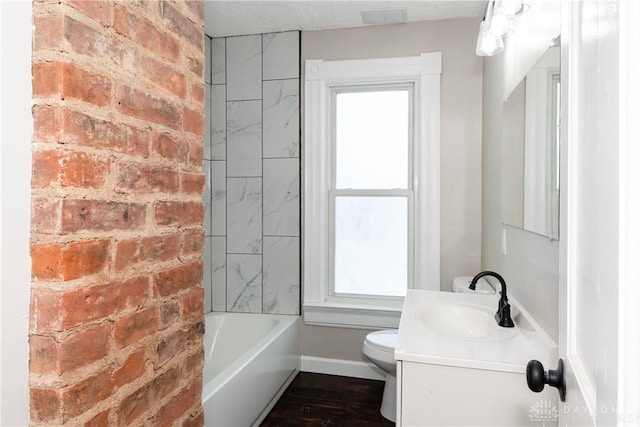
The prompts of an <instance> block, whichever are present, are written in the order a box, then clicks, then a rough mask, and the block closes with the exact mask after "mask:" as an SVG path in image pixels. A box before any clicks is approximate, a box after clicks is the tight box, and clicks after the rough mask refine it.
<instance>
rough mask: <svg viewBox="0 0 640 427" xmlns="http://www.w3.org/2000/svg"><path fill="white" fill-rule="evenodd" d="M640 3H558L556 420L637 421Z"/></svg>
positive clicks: (588, 422)
mask: <svg viewBox="0 0 640 427" xmlns="http://www.w3.org/2000/svg"><path fill="white" fill-rule="evenodd" d="M639 3H640V2H636V1H629V0H622V1H620V2H618V1H612V0H580V1H578V0H565V1H564V3H563V14H564V19H563V33H562V50H563V54H562V68H563V71H562V73H563V75H562V82H563V83H562V84H563V93H562V100H563V107H562V119H563V126H562V129H563V143H562V152H561V158H562V161H561V178H562V182H563V184H562V188H561V211H562V212H563V215H562V219H561V221H562V222H561V231H560V233H561V239H560V240H561V245H560V305H559V307H560V357H561V358H562V359H563V360H564V362H565V377H566V385H567V392H566V401H565V402H563V403H561V404H560V406H559V408H558V413H559V424H560V425H570V426H574V425H638V423H640V419H639V418H638V406H639V402H638V388H639V385H638V383H639V376H638V364H640V359H639V358H638V342H639V339H638V330H640V322H639V320H638V311H639V310H638V307H639V303H638V291H637V288H638V286H640V274H639V273H638V270H639V267H638V265H639V264H640V250H639V246H640V233H639V232H638V224H639V222H640V208H639V205H640V173H639V172H638V170H639V169H640V163H639V162H640V154H639V151H640V148H639V146H640V138H639V137H640V133H639V131H638V129H639V126H638V121H640V116H638V113H640V108H638V99H639V98H640V91H638V83H637V79H638V78H640V72H639V71H638V62H639V61H638V59H639V57H640V54H639V53H638V51H640V49H639V48H638V46H637V44H636V43H637V41H638V40H640V32H639V30H638V28H637V27H638V26H639V25H640V24H639V23H640V19H639V18H640V12H639V11H640V7H638V4H639ZM634 27H635V28H634ZM633 40H635V41H633ZM629 61H631V63H629ZM634 61H635V62H634ZM632 67H635V68H633V69H632ZM631 71H635V75H631V74H630V73H631ZM634 80H635V81H634ZM632 114H633V115H634V116H632ZM632 282H634V283H632ZM545 368H546V369H555V366H553V367H546V366H545Z"/></svg>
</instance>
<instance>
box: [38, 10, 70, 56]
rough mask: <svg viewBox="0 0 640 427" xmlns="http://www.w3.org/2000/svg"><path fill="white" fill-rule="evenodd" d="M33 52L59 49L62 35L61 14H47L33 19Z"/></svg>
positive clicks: (62, 19)
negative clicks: (34, 29)
mask: <svg viewBox="0 0 640 427" xmlns="http://www.w3.org/2000/svg"><path fill="white" fill-rule="evenodd" d="M33 23H34V27H35V28H36V29H37V31H34V32H33V50H34V51H36V52H37V51H39V50H43V49H49V48H59V47H60V45H61V44H62V38H63V33H64V17H63V15H62V14H56V13H47V14H46V15H36V16H34V17H33Z"/></svg>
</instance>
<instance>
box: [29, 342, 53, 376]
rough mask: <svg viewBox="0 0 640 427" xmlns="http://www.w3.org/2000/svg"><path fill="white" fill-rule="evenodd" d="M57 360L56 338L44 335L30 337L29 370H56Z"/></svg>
mask: <svg viewBox="0 0 640 427" xmlns="http://www.w3.org/2000/svg"><path fill="white" fill-rule="evenodd" d="M57 362H58V344H57V343H56V340H55V339H53V338H52V337H47V336H42V335H31V336H30V337H29V372H31V373H34V374H46V373H49V372H56V371H57V367H58V364H57Z"/></svg>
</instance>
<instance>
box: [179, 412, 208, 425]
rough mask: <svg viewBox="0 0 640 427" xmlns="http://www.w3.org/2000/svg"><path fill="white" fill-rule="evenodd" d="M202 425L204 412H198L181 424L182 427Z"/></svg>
mask: <svg viewBox="0 0 640 427" xmlns="http://www.w3.org/2000/svg"><path fill="white" fill-rule="evenodd" d="M203 425H204V412H202V411H200V412H198V413H197V414H195V415H191V416H190V417H189V418H187V419H185V420H184V422H183V423H182V427H202V426H203Z"/></svg>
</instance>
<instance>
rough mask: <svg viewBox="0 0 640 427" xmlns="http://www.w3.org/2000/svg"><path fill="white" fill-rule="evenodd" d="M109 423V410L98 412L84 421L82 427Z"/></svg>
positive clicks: (103, 425) (96, 426) (93, 426)
mask: <svg viewBox="0 0 640 427" xmlns="http://www.w3.org/2000/svg"><path fill="white" fill-rule="evenodd" d="M108 425H109V410H108V409H107V410H106V411H102V412H100V413H99V414H98V415H96V416H95V417H93V418H91V419H90V420H89V421H87V422H86V423H84V427H107V426H108Z"/></svg>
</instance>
